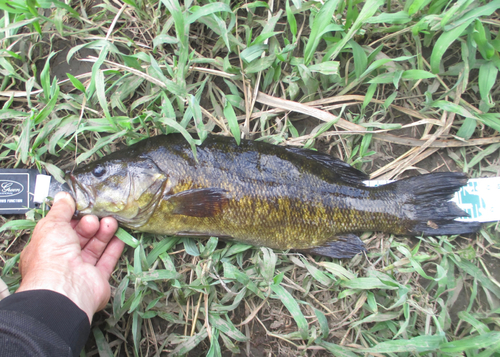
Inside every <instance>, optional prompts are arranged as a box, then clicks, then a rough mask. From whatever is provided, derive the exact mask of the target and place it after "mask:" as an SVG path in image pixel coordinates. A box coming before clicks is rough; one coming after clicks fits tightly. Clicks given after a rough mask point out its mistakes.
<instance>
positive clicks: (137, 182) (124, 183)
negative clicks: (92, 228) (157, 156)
mask: <svg viewBox="0 0 500 357" xmlns="http://www.w3.org/2000/svg"><path fill="white" fill-rule="evenodd" d="M66 181H67V182H68V185H69V186H70V187H71V191H72V194H73V198H74V199H75V202H76V209H77V215H78V216H80V217H81V216H84V215H87V214H93V215H96V216H98V217H107V216H111V217H114V218H116V219H117V220H118V221H119V222H122V223H125V224H126V225H128V226H130V227H140V226H141V225H142V224H144V223H145V222H146V221H147V219H149V216H150V215H151V214H152V213H153V210H154V208H155V207H156V204H157V203H158V201H159V200H160V199H161V197H162V196H163V190H164V188H165V183H166V181H167V176H166V175H165V174H164V173H163V172H162V171H161V169H160V168H159V167H158V166H157V165H156V164H155V162H154V161H153V160H151V159H150V158H148V157H136V158H119V159H109V158H108V159H106V158H104V159H101V160H98V161H95V162H93V163H90V164H88V165H85V166H83V167H79V168H77V169H75V170H74V171H73V172H70V173H67V174H66Z"/></svg>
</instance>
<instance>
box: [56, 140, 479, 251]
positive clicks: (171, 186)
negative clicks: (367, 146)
mask: <svg viewBox="0 0 500 357" xmlns="http://www.w3.org/2000/svg"><path fill="white" fill-rule="evenodd" d="M196 149H197V150H196V151H197V160H196V159H195V158H194V156H193V152H192V150H191V147H190V145H189V144H188V143H187V142H186V140H185V139H184V138H183V137H182V136H181V135H180V134H171V135H168V136H157V137H153V138H149V139H145V140H143V141H141V142H139V143H136V144H134V145H132V146H130V147H128V148H126V149H124V150H120V151H116V152H114V153H112V154H110V155H108V156H105V157H103V158H101V159H99V160H97V161H95V162H92V163H90V164H88V165H86V166H83V167H79V168H77V169H76V170H74V171H73V172H72V173H68V174H67V177H66V179H67V182H68V184H69V185H70V187H71V189H72V194H73V196H74V198H75V201H76V205H77V210H78V212H79V214H80V215H84V214H94V215H96V216H98V217H106V216H111V217H114V218H116V220H117V221H118V222H119V223H120V224H121V225H122V226H125V227H129V228H132V229H134V230H137V231H141V232H150V233H157V234H165V235H177V236H179V235H184V236H218V237H220V238H229V239H233V240H236V241H240V242H244V243H248V244H252V245H260V246H266V247H270V248H274V249H282V250H286V249H294V250H298V251H303V252H310V253H314V254H319V255H324V256H329V257H333V258H351V257H353V256H354V255H356V254H358V253H360V252H362V251H363V250H364V244H363V242H362V241H361V240H360V239H359V237H357V236H356V234H355V233H357V232H363V231H382V232H386V233H394V234H402V235H420V234H424V235H449V234H463V233H472V232H475V231H477V230H478V229H479V227H480V223H464V222H458V221H454V219H455V218H458V217H464V216H467V214H466V213H465V212H464V211H462V210H461V209H460V208H458V207H457V206H456V205H455V204H454V203H451V202H448V200H449V199H450V198H451V197H452V196H453V194H454V193H455V192H456V191H458V190H459V189H460V187H462V186H463V185H465V184H466V183H467V177H466V176H465V175H464V174H462V173H452V172H442V173H431V174H426V175H422V176H418V177H411V178H407V179H403V180H399V181H396V182H393V183H390V184H387V185H383V186H379V187H366V186H365V185H364V184H363V181H364V180H366V179H367V176H366V175H365V174H363V173H362V172H360V171H358V170H356V169H355V168H353V167H351V166H350V165H348V164H346V163H345V162H343V161H341V160H338V159H335V158H332V157H330V156H328V155H326V154H321V153H318V152H315V151H311V150H305V149H298V148H292V147H283V146H275V145H271V144H267V143H264V142H257V141H250V140H242V141H241V144H240V145H237V144H236V142H235V140H234V138H228V137H223V136H217V135H211V136H209V137H208V138H207V139H206V140H205V141H204V142H203V144H202V145H200V146H197V148H196Z"/></svg>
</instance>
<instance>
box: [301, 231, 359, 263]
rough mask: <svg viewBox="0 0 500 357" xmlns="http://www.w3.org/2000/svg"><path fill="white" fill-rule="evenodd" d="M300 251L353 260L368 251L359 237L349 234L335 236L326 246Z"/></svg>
mask: <svg viewBox="0 0 500 357" xmlns="http://www.w3.org/2000/svg"><path fill="white" fill-rule="evenodd" d="M300 251H301V252H304V253H306V252H307V253H313V254H318V255H323V256H325V257H330V258H338V259H340V258H352V257H354V256H355V255H356V254H359V253H362V252H364V251H366V249H365V244H364V243H363V241H362V240H361V239H360V238H359V237H358V236H357V235H355V234H352V233H348V234H343V235H340V236H335V237H334V238H332V240H331V241H329V242H327V243H325V244H324V245H321V246H318V247H314V248H309V249H300Z"/></svg>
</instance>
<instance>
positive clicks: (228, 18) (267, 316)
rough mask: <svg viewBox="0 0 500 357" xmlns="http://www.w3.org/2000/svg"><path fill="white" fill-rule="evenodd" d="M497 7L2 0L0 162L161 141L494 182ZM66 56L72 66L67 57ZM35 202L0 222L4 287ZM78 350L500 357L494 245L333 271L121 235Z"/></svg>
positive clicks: (395, 254) (382, 249)
mask: <svg viewBox="0 0 500 357" xmlns="http://www.w3.org/2000/svg"><path fill="white" fill-rule="evenodd" d="M499 8H500V1H498V0H496V1H489V2H487V1H477V0H467V1H456V2H455V1H446V0H431V1H422V0H414V1H407V2H392V1H390V0H389V1H387V2H383V1H379V0H368V1H366V2H364V3H362V2H356V1H350V0H346V1H339V0H327V1H324V2H315V1H302V0H292V1H288V0H286V1H284V2H274V1H271V2H263V1H253V2H252V1H247V2H240V3H238V2H228V1H220V2H211V1H205V0H201V1H198V2H193V1H188V2H184V3H179V2H178V0H162V1H160V2H155V1H143V0H124V1H123V2H121V1H108V0H103V1H102V2H86V1H85V0H84V1H72V2H69V1H68V2H64V1H58V0H51V1H45V0H38V1H33V0H30V1H27V0H0V10H1V15H0V16H2V17H1V20H0V21H1V26H0V28H1V31H0V38H1V49H0V71H1V72H0V73H1V74H0V76H1V77H0V79H1V80H0V100H1V101H2V108H1V109H0V120H1V130H0V134H1V140H2V141H1V147H0V157H1V159H2V167H37V168H40V169H45V170H47V172H49V173H50V174H52V175H54V176H55V177H58V178H61V177H62V171H63V170H65V169H71V168H72V167H74V165H77V164H80V163H84V162H87V161H91V160H93V159H95V158H97V157H100V156H102V155H104V154H106V153H109V152H110V151H112V150H114V149H116V146H117V145H118V143H125V144H132V143H134V142H137V141H139V140H141V139H143V138H145V137H148V136H153V135H157V134H161V133H172V132H175V131H177V132H181V133H182V134H183V135H184V136H185V137H186V140H188V141H189V142H190V143H191V144H192V145H193V146H194V145H195V144H197V143H198V139H193V137H192V134H193V133H196V134H197V135H196V136H195V137H199V138H200V139H201V140H203V139H204V138H205V137H206V135H207V134H208V133H209V132H219V133H222V134H224V135H232V136H235V137H236V138H239V137H241V136H244V137H246V138H253V139H259V140H265V141H268V142H271V143H274V144H280V145H284V144H287V145H293V146H299V147H306V148H316V149H319V150H321V151H324V152H328V153H331V154H332V155H335V156H337V157H340V158H342V159H343V160H345V161H347V162H349V163H351V164H353V165H354V166H356V167H358V168H360V169H362V170H364V171H365V172H367V173H370V174H371V177H373V178H382V179H388V178H394V177H397V176H400V175H405V174H407V173H408V172H411V171H412V170H416V171H419V172H430V171H435V170H453V171H464V172H466V173H468V174H469V175H470V176H471V177H485V176H498V173H499V170H500V166H499V165H500V164H499V162H500V161H499V155H498V148H499V146H500V136H499V135H498V131H499V130H500V111H499V105H498V103H497V102H498V99H499V94H500V87H499V86H498V85H496V83H497V78H498V70H499V68H500V57H499V51H500V35H499V26H500V21H499V17H498V15H499ZM68 64H69V65H68ZM43 214H44V212H43V211H42V210H38V211H33V212H30V214H28V216H27V218H26V219H21V218H23V217H4V218H3V221H7V222H8V223H7V224H6V225H4V227H3V229H2V233H1V234H2V237H1V238H0V249H1V250H0V258H1V261H2V263H1V264H2V266H3V269H2V275H1V277H2V279H3V280H4V281H6V282H7V284H8V286H9V288H10V290H11V291H15V289H16V288H17V286H18V284H19V279H20V275H19V272H18V269H17V261H18V259H19V252H20V250H21V249H22V247H23V246H24V244H25V243H26V241H27V237H29V233H30V232H31V229H32V227H33V225H34V222H36V220H38V219H40V217H41V216H43ZM118 235H119V236H120V238H122V239H123V240H124V241H126V243H127V245H128V247H127V250H126V252H125V253H124V254H123V258H122V259H121V260H120V262H119V264H118V266H117V268H116V271H115V272H114V274H113V277H112V281H111V284H112V285H113V287H114V288H113V298H112V300H111V302H110V304H109V305H108V307H107V308H106V310H105V311H104V312H102V313H99V314H98V315H97V316H96V319H95V322H94V324H93V327H92V328H93V329H92V337H93V338H91V340H90V341H89V343H88V344H87V346H86V349H85V351H83V352H82V356H93V355H96V354H99V355H100V356H159V355H172V356H181V355H190V356H197V355H208V356H221V355H222V356H227V355H232V354H234V355H239V354H241V355H255V356H260V355H274V356H287V355H288V356H296V355H302V356H313V355H315V356H324V355H330V354H331V355H334V356H349V357H352V356H396V355H397V356H417V355H418V356H420V355H422V356H481V357H486V356H500V314H499V313H500V300H499V297H500V283H499V280H500V270H499V268H498V259H499V258H500V254H499V248H500V237H499V228H498V224H497V223H492V224H486V225H485V226H484V228H483V229H482V230H481V232H480V233H478V234H477V236H474V237H469V238H466V237H465V238H463V237H426V238H416V239H410V238H405V237H394V236H389V235H382V234H379V233H372V232H367V233H365V234H364V235H363V236H362V238H363V240H364V241H365V242H366V244H367V247H368V253H367V255H366V256H357V257H355V258H354V259H352V260H331V259H326V258H320V257H312V256H302V255H297V254H294V253H289V252H279V251H272V250H270V249H267V248H257V247H251V246H247V245H243V244H239V243H229V242H222V241H219V240H218V239H217V238H215V237H213V238H210V239H209V240H199V241H198V240H193V239H187V238H183V239H177V238H170V237H159V236H153V235H149V234H136V233H133V232H127V231H125V230H120V231H119V232H118Z"/></svg>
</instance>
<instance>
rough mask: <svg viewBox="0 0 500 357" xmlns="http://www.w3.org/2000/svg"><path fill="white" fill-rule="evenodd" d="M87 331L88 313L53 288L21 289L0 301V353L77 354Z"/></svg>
mask: <svg viewBox="0 0 500 357" xmlns="http://www.w3.org/2000/svg"><path fill="white" fill-rule="evenodd" d="M89 332H90V324H89V319H88V317H87V314H86V313H85V312H83V311H82V310H81V309H80V308H79V307H78V306H76V305H75V303H73V302H72V301H71V300H70V299H68V298H67V297H66V296H64V295H61V294H59V293H56V292H54V291H50V290H31V291H23V292H20V293H16V294H13V295H11V296H8V297H6V298H5V299H3V300H2V301H0V357H6V356H9V357H14V356H27V357H31V356H37V357H39V356H40V357H42V356H43V357H45V356H48V357H58V356H64V357H72V356H74V357H77V356H78V355H79V354H80V351H81V350H82V348H83V346H84V345H85V342H86V341H87V338H88V335H89Z"/></svg>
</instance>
